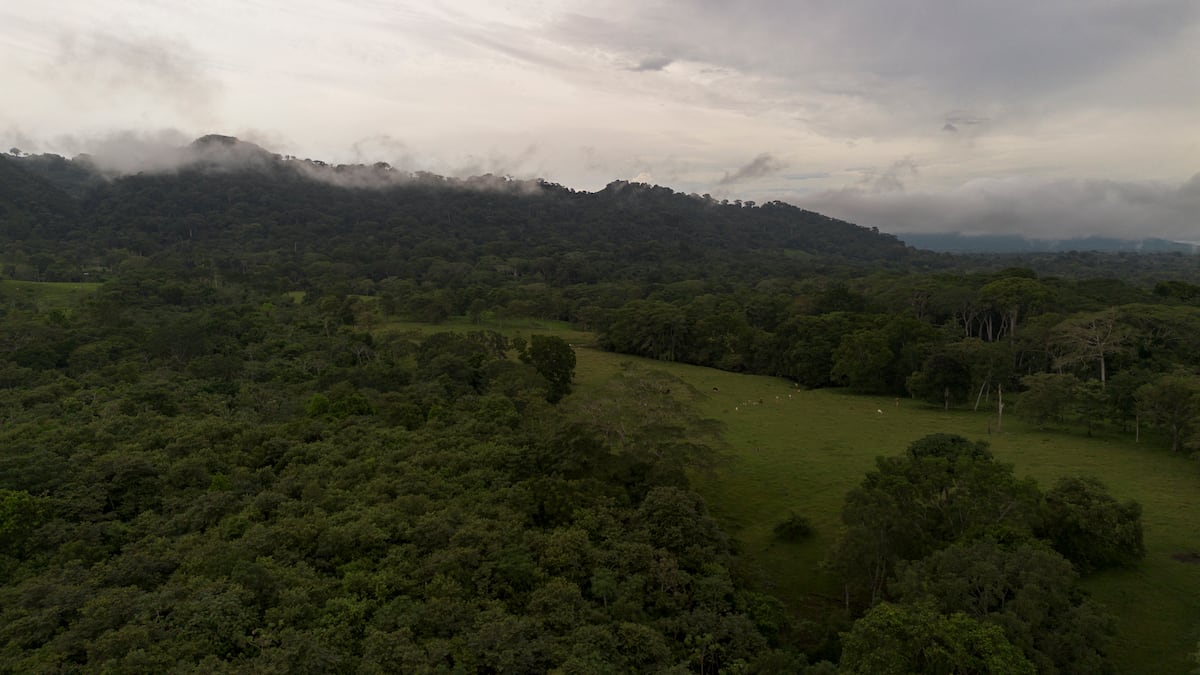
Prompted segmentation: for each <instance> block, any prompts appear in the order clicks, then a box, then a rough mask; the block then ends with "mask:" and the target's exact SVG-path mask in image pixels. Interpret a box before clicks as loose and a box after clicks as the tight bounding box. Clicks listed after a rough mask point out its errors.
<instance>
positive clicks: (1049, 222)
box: [796, 173, 1200, 241]
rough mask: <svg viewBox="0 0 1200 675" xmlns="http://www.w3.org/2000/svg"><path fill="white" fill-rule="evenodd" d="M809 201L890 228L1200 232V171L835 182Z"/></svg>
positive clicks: (1134, 235)
mask: <svg viewBox="0 0 1200 675" xmlns="http://www.w3.org/2000/svg"><path fill="white" fill-rule="evenodd" d="M796 201H797V203H798V204H800V205H801V206H803V207H805V208H809V209H813V210H816V211H819V212H821V213H825V214H828V215H830V216H833V217H836V218H841V219H843V220H847V221H850V222H853V223H857V224H859V225H862V226H865V227H877V228H879V229H880V230H883V231H885V232H893V233H918V232H920V233H924V232H958V233H962V234H1015V235H1025V236H1030V237H1037V238H1042V239H1046V238H1066V237H1083V236H1092V235H1094V236H1107V237H1119V238H1126V239H1140V238H1144V237H1160V238H1164V239H1173V240H1177V241H1196V240H1198V239H1200V173H1198V174H1196V175H1194V176H1193V177H1192V178H1191V179H1190V180H1187V181H1185V182H1183V183H1180V184H1166V183H1157V182H1133V181H1113V180H1078V179H1054V180H1048V179H1033V178H992V179H983V180H974V181H970V182H968V183H966V184H964V185H962V186H961V187H959V188H957V189H954V190H950V191H947V192H941V193H931V192H913V193H906V192H900V191H890V192H875V191H872V190H870V189H867V188H864V187H859V186H856V187H851V188H845V189H842V190H831V191H827V192H822V193H818V194H814V195H810V196H807V197H805V198H803V199H800V200H796Z"/></svg>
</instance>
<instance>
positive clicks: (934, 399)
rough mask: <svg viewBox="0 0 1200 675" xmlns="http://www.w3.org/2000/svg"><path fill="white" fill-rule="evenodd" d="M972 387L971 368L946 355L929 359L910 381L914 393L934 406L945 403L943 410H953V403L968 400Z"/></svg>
mask: <svg viewBox="0 0 1200 675" xmlns="http://www.w3.org/2000/svg"><path fill="white" fill-rule="evenodd" d="M971 384H972V383H971V370H970V368H968V367H967V366H966V365H965V364H963V363H962V362H961V361H959V360H958V359H957V358H955V357H954V356H953V355H951V354H949V353H946V352H938V353H936V354H934V355H932V356H930V357H929V358H928V359H925V363H924V365H923V366H922V367H921V370H919V371H917V372H915V373H913V374H912V375H910V376H909V378H908V381H907V385H908V391H909V393H910V394H912V395H913V396H914V397H917V398H921V399H924V400H926V401H929V402H930V403H941V404H942V409H943V410H949V409H950V403H951V402H953V403H960V402H962V401H965V400H966V399H967V397H969V396H970V395H971Z"/></svg>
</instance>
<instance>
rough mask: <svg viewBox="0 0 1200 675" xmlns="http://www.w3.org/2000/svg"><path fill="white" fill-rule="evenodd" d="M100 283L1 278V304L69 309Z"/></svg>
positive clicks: (42, 310) (43, 310)
mask: <svg viewBox="0 0 1200 675" xmlns="http://www.w3.org/2000/svg"><path fill="white" fill-rule="evenodd" d="M99 287H100V284H93V283H83V282H72V281H62V282H59V281H15V280H13V279H4V280H0V306H15V307H18V308H30V309H36V310H37V311H39V312H53V311H54V310H62V311H67V310H69V309H70V308H71V307H72V306H73V305H74V304H75V301H76V300H77V299H78V298H79V297H80V296H83V295H86V294H88V293H92V292H95V290H96V289H97V288H99Z"/></svg>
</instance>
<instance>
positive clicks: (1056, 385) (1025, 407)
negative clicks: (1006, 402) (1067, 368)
mask: <svg viewBox="0 0 1200 675" xmlns="http://www.w3.org/2000/svg"><path fill="white" fill-rule="evenodd" d="M1021 384H1023V385H1025V391H1024V392H1022V393H1021V398H1020V399H1019V400H1018V402H1017V412H1018V413H1020V414H1022V415H1024V416H1026V417H1028V418H1029V419H1032V420H1033V421H1034V422H1035V423H1036V424H1037V425H1038V428H1039V429H1040V428H1043V427H1044V426H1045V425H1046V422H1048V421H1050V420H1057V421H1060V422H1061V421H1063V420H1065V419H1066V414H1067V412H1068V411H1069V410H1070V407H1071V404H1072V403H1074V402H1075V399H1076V397H1077V395H1078V390H1079V388H1080V385H1081V384H1082V383H1081V382H1080V381H1079V378H1077V377H1075V376H1074V375H1059V374H1056V373H1038V374H1036V375H1026V376H1025V377H1022V378H1021Z"/></svg>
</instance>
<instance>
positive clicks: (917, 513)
mask: <svg viewBox="0 0 1200 675" xmlns="http://www.w3.org/2000/svg"><path fill="white" fill-rule="evenodd" d="M875 466H876V468H875V470H874V471H871V472H869V473H868V474H867V476H866V478H865V479H864V480H863V482H862V483H861V484H860V485H859V486H858V487H856V488H854V489H853V490H851V491H850V492H849V493H848V494H847V495H846V505H845V507H844V508H843V509H842V522H843V523H844V525H845V530H844V531H843V533H842V534H841V536H840V537H839V538H838V541H837V542H836V543H835V544H834V547H833V549H832V550H831V552H830V556H829V559H828V561H827V565H828V566H829V567H830V568H831V569H832V570H834V571H835V572H837V573H838V574H839V575H840V576H841V577H842V579H843V580H844V581H845V584H846V593H847V596H848V597H847V601H849V596H850V594H851V593H854V594H858V595H860V596H861V599H862V600H864V601H866V602H867V603H868V604H872V605H873V604H875V603H876V602H878V601H880V600H882V599H886V598H887V597H888V582H889V579H890V578H891V577H892V573H893V571H894V570H895V568H896V565H897V564H898V563H899V562H900V561H902V560H918V559H920V558H923V557H925V556H926V555H929V554H930V553H932V552H933V551H936V550H938V549H939V548H942V547H944V546H946V545H947V544H949V543H951V542H954V541H958V540H959V539H961V538H963V537H964V536H967V535H968V534H973V533H980V532H987V531H991V530H997V529H999V530H1016V531H1028V530H1030V529H1031V528H1032V527H1033V525H1034V524H1036V518H1037V508H1038V504H1039V501H1040V499H1041V494H1040V493H1039V491H1038V489H1037V486H1036V484H1034V483H1033V481H1032V480H1024V481H1022V480H1018V479H1017V478H1016V477H1015V476H1014V475H1013V468H1012V465H1010V464H1002V463H1000V462H997V461H995V460H994V459H993V457H992V453H991V452H990V451H988V449H987V444H986V443H983V442H974V443H973V442H971V441H968V440H967V439H965V438H963V437H961V436H955V435H951V434H933V435H930V436H926V437H924V438H921V439H918V440H916V441H914V442H913V443H912V444H911V445H909V447H908V451H907V452H906V453H905V454H904V455H902V456H899V457H879V458H877V459H876V460H875Z"/></svg>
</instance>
